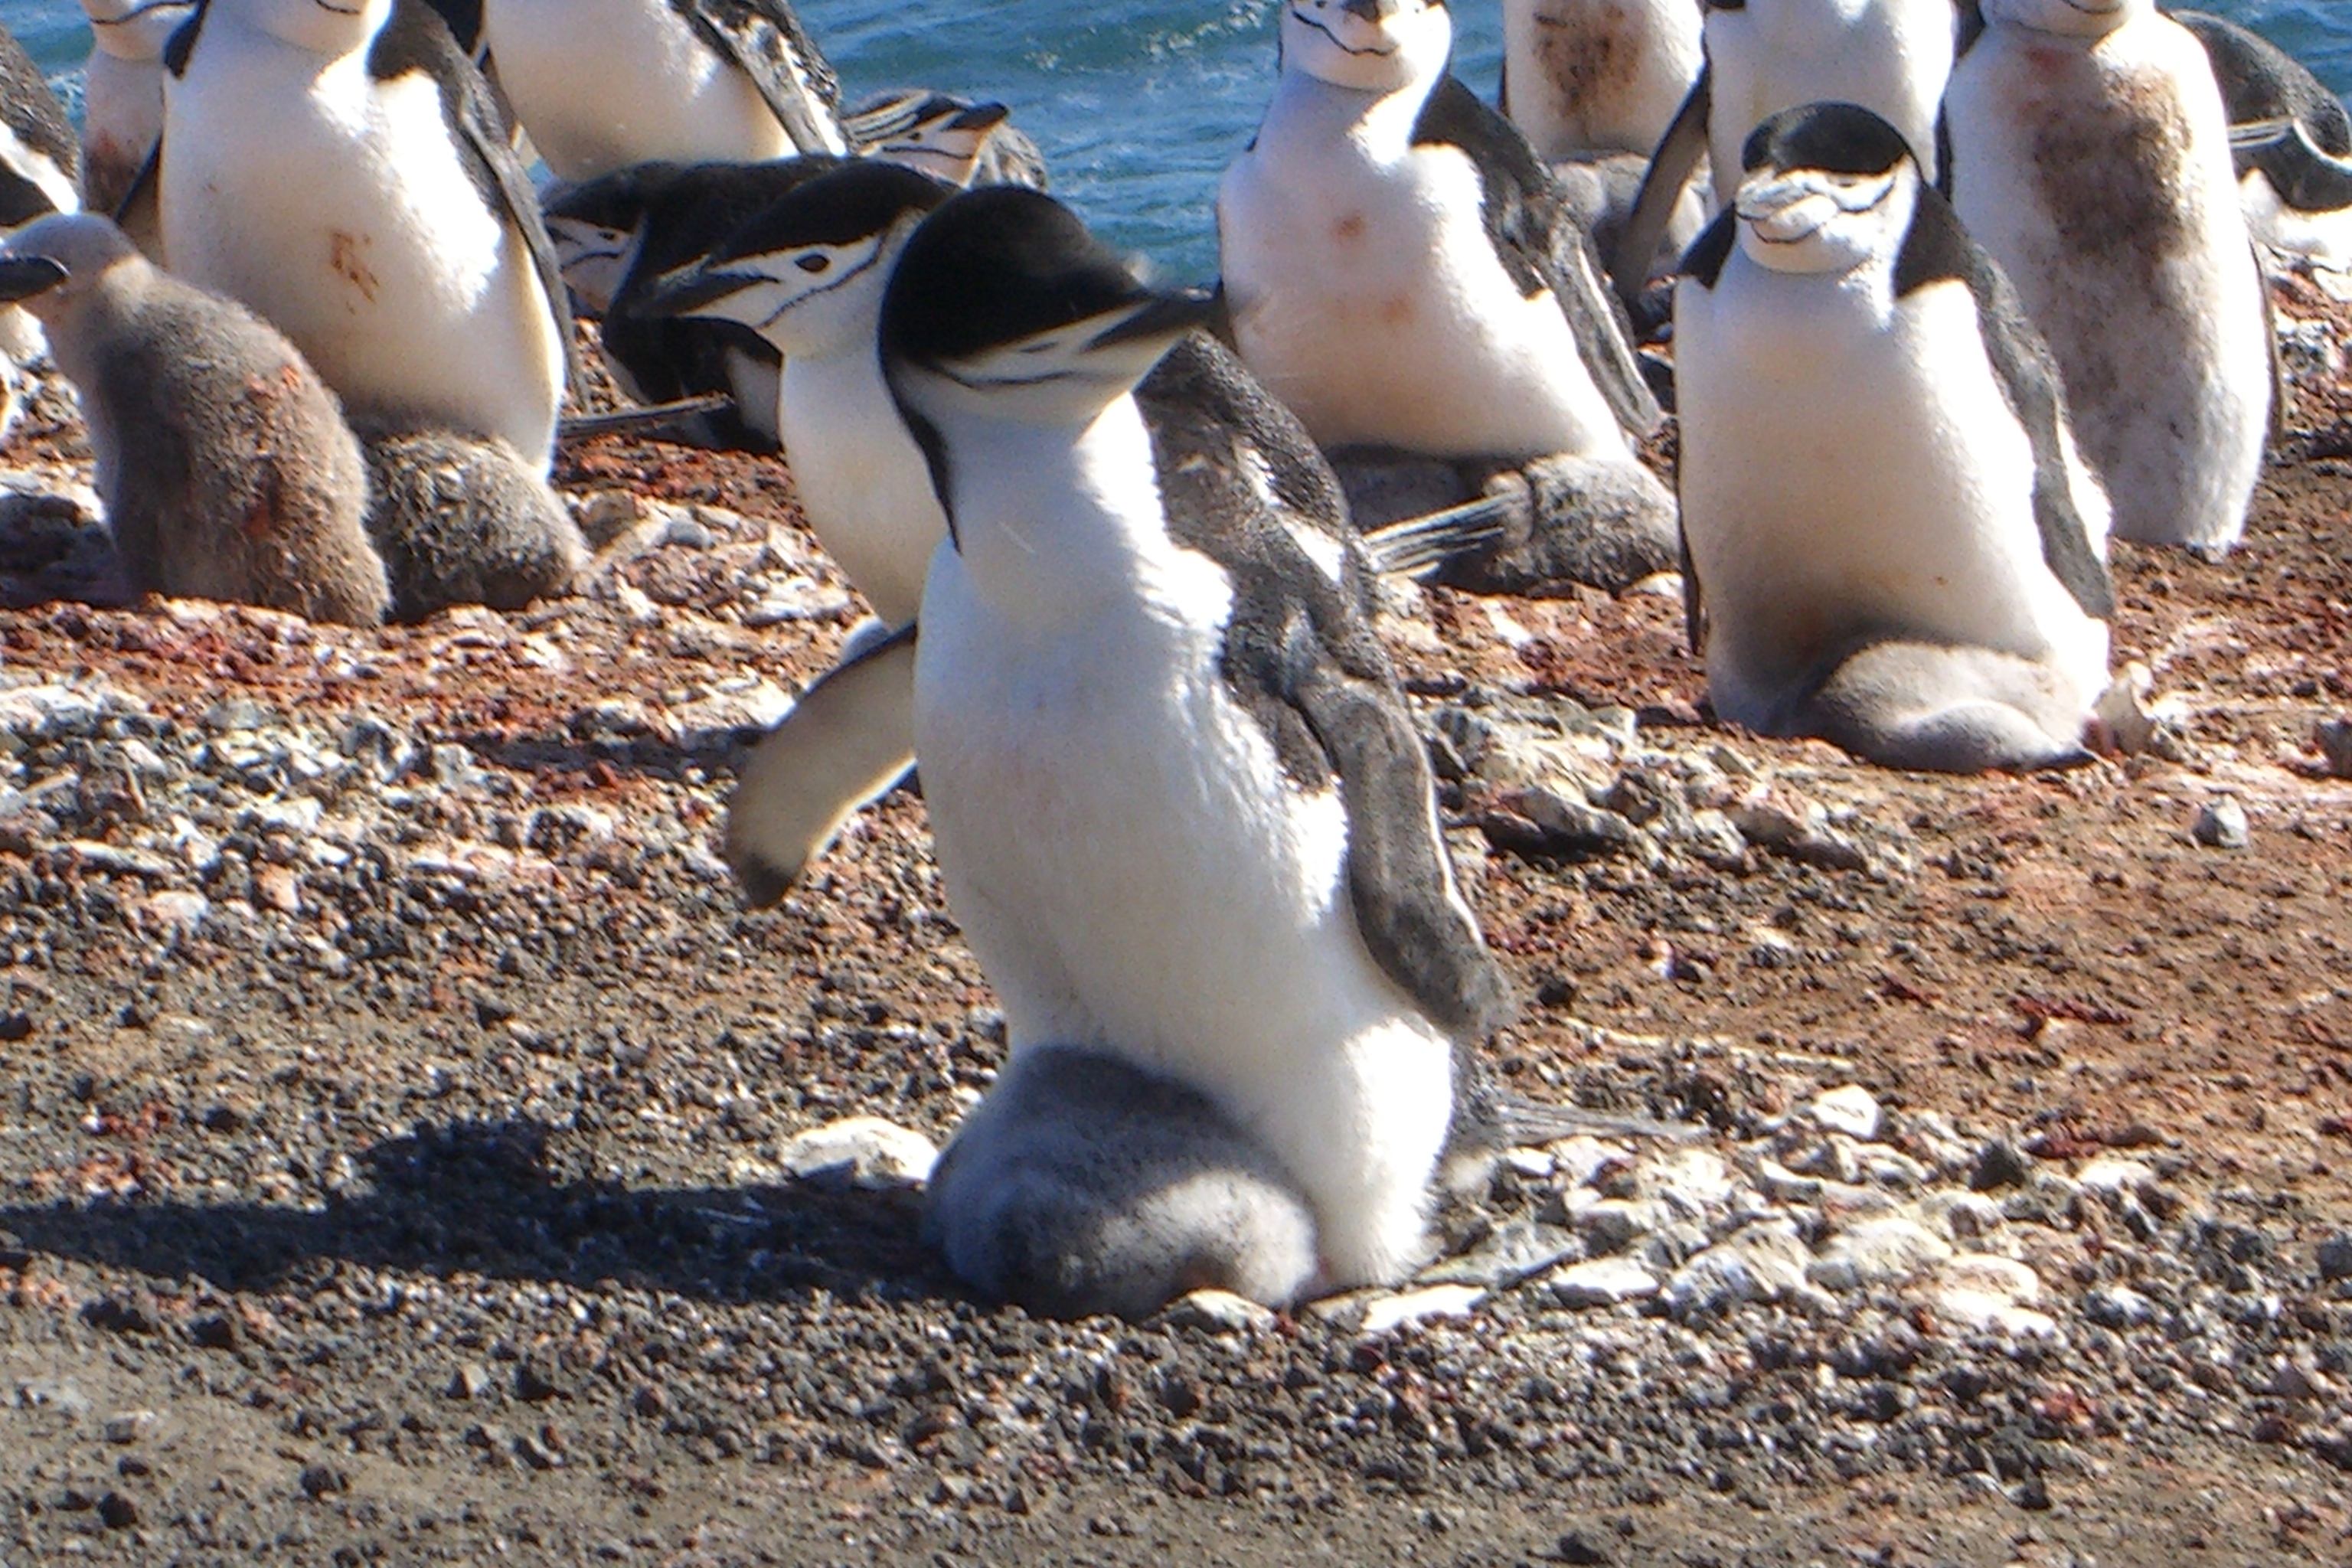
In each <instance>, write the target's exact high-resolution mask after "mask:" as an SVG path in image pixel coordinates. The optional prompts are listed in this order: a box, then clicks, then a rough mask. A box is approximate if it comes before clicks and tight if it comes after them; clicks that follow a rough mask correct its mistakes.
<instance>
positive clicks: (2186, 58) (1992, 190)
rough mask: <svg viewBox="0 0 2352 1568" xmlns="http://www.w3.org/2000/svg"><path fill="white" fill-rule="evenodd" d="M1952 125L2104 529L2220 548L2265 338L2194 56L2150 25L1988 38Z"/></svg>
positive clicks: (2264, 361)
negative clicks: (2068, 413)
mask: <svg viewBox="0 0 2352 1568" xmlns="http://www.w3.org/2000/svg"><path fill="white" fill-rule="evenodd" d="M1949 120H1950V128H1951V139H1952V163H1953V175H1954V181H1953V205H1955V206H1956V207H1957V208H1958V211H1959V215H1960V218H1961V221H1962V222H1964V223H1966V224H1967V225H1968V227H1969V233H1970V234H1972V235H1973V236H1975V237H1976V239H1977V241H1978V243H1979V244H1980V245H1982V246H1983V247H1984V248H1985V249H1986V250H1987V251H1988V252H1990V254H1991V255H1992V257H1993V258H1994V259H1996V260H1997V261H1999V262H2000V265H2001V268H2002V269H2003V270H2005V271H2006V272H2007V273H2008V274H2009V276H2010V278H2011V281H2013V282H2014V283H2015V284H2016V286H2017V291H2018V294H2019V296H2020V297H2021V299H2022V300H2024V302H2025V305H2026V309H2027V310H2029V311H2030V312H2031V313H2032V317H2033V320H2034V322H2035V324H2036V325H2037V326H2039V327H2040V328H2041V329H2042V333H2043V335H2044V336H2045V337H2047V338H2048V339H2049V341H2050V347H2051V351H2052V353H2054V354H2055V355H2056V356H2057V359H2058V363H2059V365H2060V367H2061V368H2062V369H2063V372H2064V374H2065V380H2066V394H2067V397H2068V399H2069V401H2070V402H2071V404H2072V405H2073V408H2074V424H2075V430H2076V432H2077V434H2078V435H2079V436H2080V437H2081V439H2082V443H2083V449H2084V455H2085V456H2087V457H2088V458H2090V459H2091V462H2092V463H2093V465H2094V466H2095V468H2097V469H2098V470H2099V473H2100V477H2101V478H2102V479H2105V482H2106V486H2107V489H2108V492H2109V494H2110V495H2111V496H2112V497H2113V499H2114V501H2115V512H2116V532H2117V533H2118V534H2121V535H2123V536H2124V537H2126V538H2131V539H2139V540H2147V541H2156V542H2176V543H2193V544H2200V545H2227V544H2228V543H2229V542H2231V541H2232V540H2234V539H2235V538H2236V537H2237V536H2238V534H2239V532H2240V531H2242V529H2243V528H2244V526H2245V513H2246V507H2247V505H2248V502H2249V500H2250V499H2251V497H2252V491H2253V485H2254V479H2255V476H2256V474H2257V473H2258V472H2259V470H2260V468H2261V464H2262V454H2263V443H2264V440H2265V438H2266V435H2267V428H2268V423H2269V412H2270V346H2269V339H2268V329H2267V327H2266V326H2265V324H2264V321H2263V284H2262V279H2261V274H2260V270H2259V268H2258V267H2257V264H2256V262H2255V260H2254V257H2253V253H2252V246H2251V244H2250V242H2249V237H2248V234H2247V230H2246V225H2245V219H2244V215H2243V213H2242V211H2241V209H2240V205H2239V192H2238V187H2237V180H2236V176H2235V174H2234V171H2233V170H2232V168H2231V158H2230V148H2229V128H2228V122H2227V117H2226V114H2225V112H2224V110H2223V109H2222V107H2221V92H2220V89H2218V88H2217V87H2216V86H2215V85H2214V81H2213V75H2212V70H2211V67H2210V62H2209V61H2208V59H2207V58H2206V56H2205V54H2204V51H2203V49H2202V47H2200V45H2199V44H2198V43H2197V41H2196V39H2195V38H2194V37H2192V36H2191V35H2190V34H2189V32H2188V31H2187V30H2186V29H2185V28H2182V27H2181V26H2179V25H2178V24H2177V23H2174V22H2173V21H2171V20H2170V19H2169V18H2168V17H2165V16H2155V15H2151V16H2147V18H2145V19H2143V20H2139V21H2134V22H2131V23H2127V24H2126V25H2125V26H2121V27H2119V28H2117V29H2116V31H2115V32H2113V33H2111V34H2109V35H2108V36H2107V37H2105V38H2104V39H2102V40H2100V41H2098V42H2097V43H2095V44H2091V43H2088V42H2086V41H2084V40H2079V39H2052V38H2049V37H2046V36H2044V35H2038V34H2033V33H2031V32H2028V31H2027V30H2026V29H2023V28H2021V27H2017V26H1995V27H1992V28H1990V29H1988V31H1987V32H1986V34H1985V36H1984V37H1983V39H1982V40H1981V41H1980V42H1979V44H1978V45H1977V47H1975V48H1973V49H1971V50H1970V51H1969V56H1968V58H1966V59H1964V60H1962V61H1961V62H1960V66H1959V68H1958V70H1957V71H1956V72H1955V73H1954V76H1953V79H1952V98H1951V103H1950V108H1949ZM2123 323H2128V324H2129V329H2128V330H2119V327H2120V326H2121V325H2122V324H2123Z"/></svg>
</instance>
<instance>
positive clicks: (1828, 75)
mask: <svg viewBox="0 0 2352 1568" xmlns="http://www.w3.org/2000/svg"><path fill="white" fill-rule="evenodd" d="M1972 4H1973V0H1700V5H1701V8H1702V10H1704V11H1705V13H1706V18H1705V24H1704V26H1703V28H1702V36H1701V41H1702V43H1703V45H1704V47H1705V52H1706V65H1705V68H1703V69H1702V70H1701V71H1700V73H1699V77H1698V79H1697V81H1696V82H1695V83H1693V84H1692V87H1691V91H1690V96H1689V98H1688V99H1686V100H1685V101H1684V103H1683V107H1682V109H1681V110H1680V111H1679V112H1677V113H1676V114H1675V118H1674V121H1673V122H1672V123H1671V124H1670V125H1668V126H1667V128H1666V131H1665V134H1664V136H1663V137H1662V138H1661V139H1660V140H1659V142H1658V144H1657V151H1656V155H1655V157H1654V159H1653V160H1652V163H1651V170H1650V173H1649V174H1648V176H1647V177H1646V179H1645V181H1644V183H1643V192H1642V195H1641V196H1640V198H1639V199H1638V200H1637V201H1636V202H1635V204H1634V208H1633V216H1631V217H1630V218H1628V219H1627V220H1626V223H1625V226H1624V228H1623V230H1622V233H1621V235H1620V237H1619V240H1618V248H1617V249H1615V250H1614V251H1612V252H1610V253H1609V255H1610V257H1611V259H1612V273H1613V275H1614V277H1615V279H1616V282H1617V289H1618V292H1619V293H1620V294H1621V295H1622V296H1624V297H1625V298H1626V299H1627V300H1628V302H1629V303H1630V302H1631V301H1632V300H1633V296H1634V295H1635V294H1636V293H1637V292H1638V291H1639V290H1640V289H1641V287H1642V282H1643V271H1644V269H1645V268H1647V267H1648V265H1649V261H1650V258H1652V257H1653V256H1654V254H1655V253H1656V251H1657V248H1658V245H1659V242H1660V237H1661V236H1662V235H1663V234H1664V233H1665V231H1666V229H1667V227H1668V226H1669V225H1670V224H1671V223H1674V222H1676V221H1677V220H1678V219H1679V217H1680V216H1682V215H1683V214H1684V213H1685V211H1686V203H1685V187H1686V185H1687V184H1688V182H1689V180H1690V178H1691V175H1692V174H1693V172H1694V171H1695V170H1696V168H1697V167H1698V166H1699V164H1700V162H1701V161H1702V160H1705V161H1706V163H1707V165H1708V166H1709V167H1710V168H1711V170H1712V172H1713V178H1714V185H1715V206H1716V207H1717V210H1720V209H1721V208H1722V207H1723V206H1724V205H1726V204H1727V203H1728V202H1729V201H1730V200H1731V193H1732V191H1733V189H1734V188H1735V187H1736V186H1738V184H1739V183H1740V178H1741V171H1740V167H1739V156H1740V150H1741V147H1742V146H1743V145H1744V144H1745V142H1747V140H1748V132H1750V131H1752V130H1754V129H1755V128H1756V127H1757V126H1759V125H1760V124H1762V123H1763V122H1764V121H1766V120H1767V119H1769V118H1770V117H1771V116H1773V115H1775V114H1778V113H1780V111H1781V110H1785V109H1794V108H1796V107H1798V106H1799V105H1800V104H1806V103H1857V104H1860V105H1861V106H1862V107H1863V108H1864V109H1867V110H1872V111H1873V112H1874V113H1875V114H1877V115H1878V116H1879V118H1881V119H1883V120H1885V121H1887V122H1888V123H1889V124H1891V125H1893V126H1894V127H1895V130H1896V131H1897V132H1900V133H1901V134H1902V136H1903V140H1904V141H1905V142H1906V143H1907V144H1908V145H1909V147H1910V148H1911V151H1912V153H1914V155H1916V157H1917V158H1918V160H1919V166H1920V167H1921V168H1922V169H1924V170H1926V171H1927V178H1928V181H1929V182H1930V183H1931V184H1933V183H1937V182H1938V181H1939V180H1940V179H1941V178H1942V171H1943V156H1942V142H1941V140H1940V135H1939V132H1938V117H1939V116H1940V114H1941V113H1942V109H1943V101H1944V87H1945V84H1946V83H1947V82H1948V81H1949V80H1950V79H1951V75H1952V61H1953V60H1954V58H1956V57H1957V55H1958V49H1959V46H1960V43H1961V41H1962V39H1963V38H1964V37H1966V36H1967V35H1968V34H1969V32H1970V31H1971V30H1972V29H1973V27H1974V26H1975V18H1974V16H1973V13H1972V9H1971V7H1972Z"/></svg>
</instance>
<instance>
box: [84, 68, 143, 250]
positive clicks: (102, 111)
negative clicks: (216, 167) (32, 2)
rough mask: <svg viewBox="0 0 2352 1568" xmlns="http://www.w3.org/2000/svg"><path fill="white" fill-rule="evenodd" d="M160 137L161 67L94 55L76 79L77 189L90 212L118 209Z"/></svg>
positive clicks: (108, 211) (105, 211) (107, 211)
mask: <svg viewBox="0 0 2352 1568" xmlns="http://www.w3.org/2000/svg"><path fill="white" fill-rule="evenodd" d="M162 134H163V64H162V63H161V62H160V61H157V60H126V59H121V58H117V57H115V56H113V55H110V54H108V53H106V52H105V51H104V50H103V49H100V50H97V51H94V52H93V53H92V54H91V55H90V57H89V70H88V72H87V74H86V75H85V76H84V77H83V79H82V140H81V159H82V176H81V177H82V184H83V185H84V186H86V187H87V188H88V190H89V205H90V210H91V211H93V212H104V213H110V212H112V211H114V209H115V208H116V207H118V206H120V205H122V198H123V197H124V196H125V195H128V194H129V193H130V190H131V181H133V180H135V179H137V178H138V176H139V170H140V168H141V166H142V165H143V164H144V163H146V162H147V154H148V153H152V152H153V151H154V150H155V139H156V138H157V137H158V136H161V135H162Z"/></svg>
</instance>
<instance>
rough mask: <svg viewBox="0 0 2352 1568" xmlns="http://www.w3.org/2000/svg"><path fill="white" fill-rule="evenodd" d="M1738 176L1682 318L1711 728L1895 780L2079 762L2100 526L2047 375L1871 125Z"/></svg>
mask: <svg viewBox="0 0 2352 1568" xmlns="http://www.w3.org/2000/svg"><path fill="white" fill-rule="evenodd" d="M1743 163H1744V167H1745V170H1746V177H1745V179H1744V180H1743V182H1742V183H1741V184H1740V185H1739V187H1738V191H1737V193H1736V195H1735V198H1734V206H1733V209H1732V210H1730V211H1728V212H1726V213H1725V214H1723V215H1722V216H1720V217H1718V218H1717V220H1716V222H1715V224H1714V225H1713V226H1711V227H1710V228H1709V229H1708V231H1707V233H1706V236H1705V237H1703V238H1702V239H1701V240H1700V241H1699V243H1698V244H1697V245H1696V246H1695V247H1693V248H1692V251H1691V255H1690V258H1689V259H1688V261H1687V263H1686V264H1685V265H1686V271H1685V276H1684V277H1683V278H1682V279H1681V280H1680V282H1679V284H1678V285H1677V287H1676V289H1675V355H1676V360H1677V363H1678V367H1679V373H1680V385H1681V392H1682V395H1681V408H1680V418H1681V421H1682V461H1681V478H1682V517H1683V529H1684V534H1685V540H1686V542H1687V547H1688V551H1689V565H1688V567H1687V569H1686V572H1685V591H1686V593H1687V594H1688V595H1690V598H1689V603H1690V605H1691V606H1692V613H1691V623H1692V632H1693V637H1694V641H1695V642H1697V643H1699V644H1700V645H1701V646H1703V647H1704V650H1705V654H1706V671H1707V689H1708V692H1709V694H1710V696H1711V697H1712V698H1713V700H1714V704H1715V709H1716V711H1717V714H1719V715H1720V716H1721V717H1723V718H1725V719H1727V720H1730V721H1734V722H1737V723H1741V724H1745V725H1747V726H1748V727H1749V728H1751V729H1754V730H1757V731H1762V732H1764V733H1767V734H1778V735H1819V736H1822V737H1824V738H1826V739H1828V740H1831V741H1833V742H1836V743H1838V744H1839V745H1842V746H1843V747H1845V748H1846V749H1847V750H1849V751H1852V752H1857V753H1859V754H1861V755H1863V756H1865V757H1868V758H1870V759H1871V760H1873V761H1875V762H1879V763H1886V764H1888V765H1891V766H1896V767H1908V768H1927V769H1936V770H1940V771H1944V772H1951V773H1974V772H1980V771H1983V770H1986V769H1993V768H2002V769H2012V770H2024V769H2032V768H2039V767H2046V766H2054V765H2063V764H2066V763H2074V762H2077V761H2081V760H2083V759H2084V757H2085V755H2086V753H2085V752H2084V746H2083V740H2084V731H2085V728H2086V726H2087V725H2088V723H2089V722H2090V719H2091V715H2092V711H2093V709H2094V706H2095V703H2096V702H2097V700H2098V698H2099V696H2100V694H2101V693H2102V691H2103V690H2104V689H2105V686H2106V672H2107V620H2108V617H2109V616H2110V615H2111V614H2112V611H2113V594H2112V589H2111V587H2110V584H2109V582H2108V578H2107V572H2106V563H2105V553H2106V551H2105V536H2106V528H2107V505H2106V500H2105V496H2104V495H2103V494H2102V493H2101V491H2100V489H2099V486H2098V483H2097V480H2096V479H2095V478H2094V477H2093V476H2092V474H2091V473H2090V471H2089V469H2088V468H2087V467H2086V465H2085V464H2084V462H2083V460H2082V458H2080V456H2079V455H2078V454H2077V453H2076V451H2075V450H2074V442H2073V439H2072V437H2071V436H2070V435H2069V433H2068V425H2067V415H2066V402H2065V396H2064V393H2063V390H2062V386H2061V382H2060V378H2059V375H2058V372H2057V370H2056V367H2055V365H2054V363H2053V360H2052V358H2051V355H2050V353H2049V350H2048V349H2047V347H2046V346H2045V345H2044V344H2043V342H2042V339H2041V337H2040V335H2039V334H2038V333H2037V332H2036V331H2034V329H2033V326H2032V323H2031V322H2030V321H2028V319H2027V318H2026V316H2025V314H2024V311H2023V310H2022V308H2021V306H2020V304H2019V302H2018V299H2017V296H2016V293H2015V291H2014V290H2013V289H2011V287H2010V286H2009V284H2008V282H2007V280H2006V279H2004V278H2003V277H2002V276H2001V273H2000V269H1999V268H1997V267H1996V266H1995V265H1993V263H1992V262H1991V261H1990V259H1988V258H1987V257H1986V256H1985V254H1984V253H1983V252H1982V251H1981V250H1979V248H1978V247H1976V246H1975V245H1974V244H1973V243H1972V242H1971V241H1970V240H1969V237H1968V236H1967V234H1966V233H1965V232H1964V231H1963V230H1962V228H1961V227H1960V225H1959V221H1958V218H1957V217H1956V216H1954V214H1953V212H1952V209H1951V206H1950V205H1949V204H1948V202H1946V201H1945V199H1944V198H1943V197H1942V195H1939V194H1938V193H1937V191H1936V190H1935V189H1934V188H1933V187H1932V186H1931V185H1929V184H1927V181H1926V179H1925V177H1924V175H1923V174H1922V172H1921V170H1920V167H1919V164H1918V163H1917V161H1916V157H1915V156H1914V154H1913V153H1912V152H1911V151H1910V149H1909V147H1908V145H1907V143H1906V139H1905V138H1904V137H1903V136H1902V134H1901V133H1900V132H1898V131H1896V130H1895V127H1894V126H1892V125H1890V124H1889V123H1888V122H1887V121H1885V120H1882V119H1880V118H1879V117H1878V116H1877V115H1875V114H1874V113H1872V112H1871V111H1870V110H1865V109H1862V108H1859V107H1857V106H1855V105H1853V104H1812V105H1808V106H1805V107H1803V108H1800V109H1795V110H1787V111H1784V112H1782V113H1780V114H1778V115H1775V116H1773V117H1772V118H1771V119H1769V120H1768V121H1765V122H1764V123H1763V124H1762V125H1761V126H1759V127H1758V128H1757V130H1756V132H1754V134H1753V135H1751V136H1750V137H1749V139H1748V145H1747V148H1746V151H1745V156H1744V159H1743Z"/></svg>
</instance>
